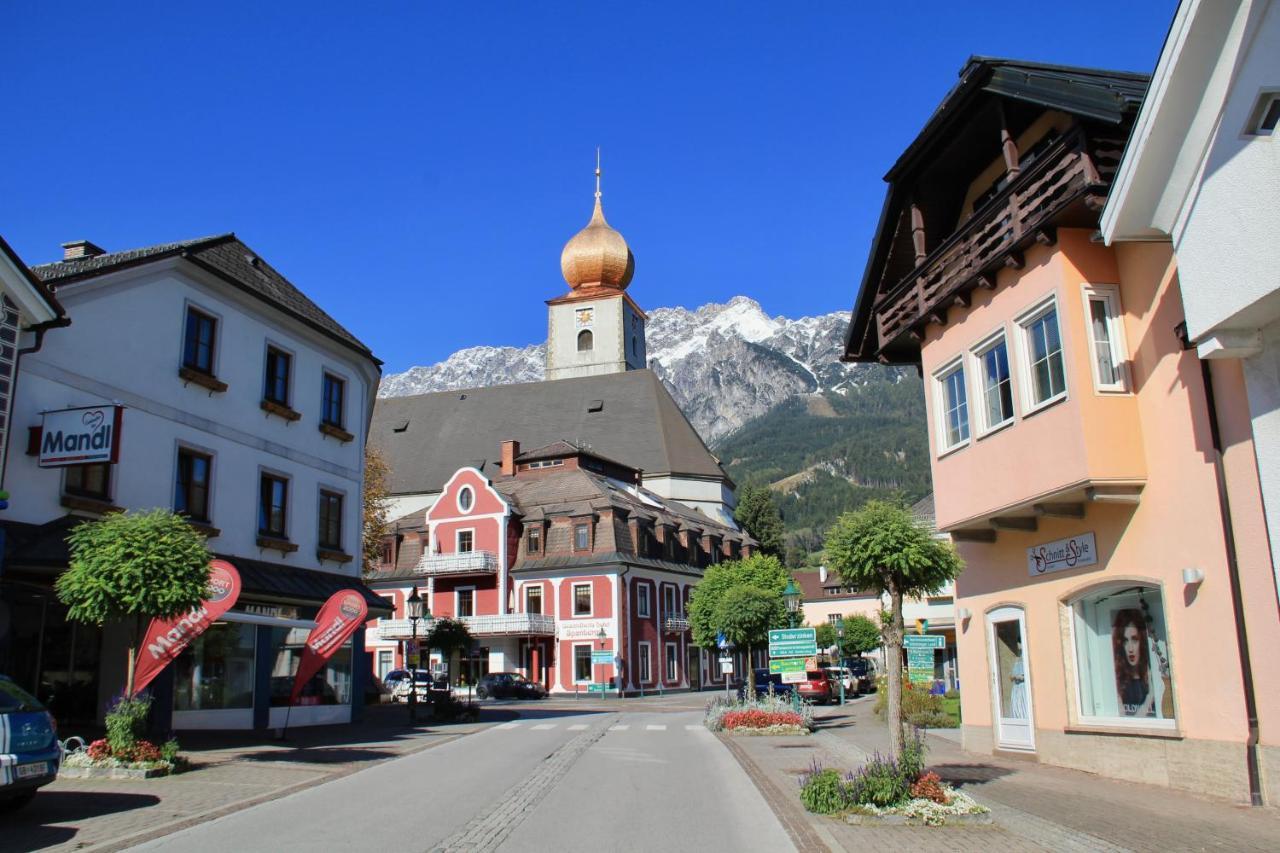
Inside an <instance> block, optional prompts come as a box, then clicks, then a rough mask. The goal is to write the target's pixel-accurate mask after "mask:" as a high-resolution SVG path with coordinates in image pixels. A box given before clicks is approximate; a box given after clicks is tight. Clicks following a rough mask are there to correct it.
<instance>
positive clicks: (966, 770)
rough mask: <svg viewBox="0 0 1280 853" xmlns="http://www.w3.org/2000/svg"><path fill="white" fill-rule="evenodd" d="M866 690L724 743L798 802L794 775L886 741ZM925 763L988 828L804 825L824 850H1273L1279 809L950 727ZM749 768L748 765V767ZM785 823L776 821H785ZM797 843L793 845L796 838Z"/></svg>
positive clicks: (851, 761)
mask: <svg viewBox="0 0 1280 853" xmlns="http://www.w3.org/2000/svg"><path fill="white" fill-rule="evenodd" d="M872 701H873V700H872V698H871V697H866V698H864V699H861V700H858V701H856V702H854V703H852V704H850V705H847V706H845V707H844V708H839V707H829V708H819V709H817V714H816V716H817V717H818V723H819V728H818V731H817V732H816V733H815V734H814V735H812V736H811V737H808V738H751V737H737V738H733V739H732V743H733V744H734V745H735V746H736V747H738V748H739V749H738V751H740V752H742V753H744V754H745V755H746V757H747V758H748V759H749V760H750V761H751V762H752V763H754V764H755V765H756V767H757V769H758V771H759V772H760V773H762V774H764V775H765V776H767V777H768V778H769V780H770V781H771V783H772V784H773V785H774V786H776V787H777V788H778V789H780V790H781V791H783V792H785V793H786V794H787V795H788V796H787V799H788V801H789V803H790V804H791V805H792V807H793V808H795V809H797V810H800V812H801V813H804V812H803V807H801V806H800V804H799V797H798V788H797V779H798V776H799V774H800V773H801V772H803V771H804V769H805V768H806V767H807V766H808V765H809V763H810V762H811V761H812V760H814V759H816V760H818V761H819V762H820V763H822V764H823V765H824V766H828V767H836V768H839V769H841V770H850V769H853V768H855V767H857V766H858V765H859V764H860V763H861V762H862V761H864V760H865V759H866V757H867V756H868V755H869V754H870V753H873V752H876V751H880V752H884V751H886V750H887V747H888V729H887V727H886V726H885V725H884V724H883V723H882V722H881V721H880V720H879V719H878V718H877V717H876V716H875V715H874V713H873V712H872ZM927 743H928V746H929V755H928V763H929V765H930V767H931V768H933V769H935V770H937V771H938V773H939V774H940V775H941V776H942V777H943V778H944V779H945V780H946V781H948V782H949V783H951V784H952V785H954V786H956V787H958V788H961V789H963V790H964V791H965V792H966V793H968V794H969V795H971V796H972V797H974V799H976V800H978V801H979V802H981V803H982V804H983V805H985V806H987V807H988V808H990V809H991V812H992V817H993V819H994V825H993V826H991V827H875V828H871V827H853V826H849V825H848V824H844V823H843V822H840V821H836V820H833V819H831V818H824V817H821V816H817V815H807V817H808V819H809V825H810V827H812V828H813V829H814V830H815V832H817V833H818V834H819V835H821V836H822V837H823V841H824V842H825V844H826V846H827V847H828V848H829V849H832V850H840V849H854V848H857V847H862V846H864V845H868V844H873V845H875V846H877V847H884V848H887V849H905V848H908V847H910V848H911V849H913V850H916V849H919V850H934V849H937V850H989V851H998V850H1042V849H1043V850H1054V851H1108V853H1119V851H1161V853H1164V851H1174V850H1179V851H1180V850H1233V851H1235V850H1240V851H1253V850H1257V851H1262V850H1268V851H1270V850H1276V849H1280V841H1278V839H1280V811H1277V810H1276V809H1272V808H1264V809H1251V808H1249V807H1247V806H1244V805H1235V804H1232V803H1227V802H1220V801H1213V800H1208V799H1203V798H1200V797H1196V796H1193V795H1190V794H1186V793H1182V792H1179V791H1172V790H1170V789H1167V788H1160V787H1155V786H1151V785H1142V784H1137V783H1128V782H1116V781H1113V780H1109V779H1105V778H1101V777H1098V776H1095V775H1093V774H1089V773H1082V772H1079V771H1075V770H1067V769H1064V768H1059V767H1051V766H1048V765H1043V764H1038V763H1035V762H1033V761H1025V760H1011V759H1006V758H1001V757H995V756H990V755H980V754H976V753H970V752H965V751H964V750H962V749H961V748H960V746H959V744H958V743H957V742H956V739H955V736H954V733H953V732H937V733H932V734H929V735H928V736H927ZM749 772H750V771H749ZM784 822H785V820H784ZM798 846H799V845H798Z"/></svg>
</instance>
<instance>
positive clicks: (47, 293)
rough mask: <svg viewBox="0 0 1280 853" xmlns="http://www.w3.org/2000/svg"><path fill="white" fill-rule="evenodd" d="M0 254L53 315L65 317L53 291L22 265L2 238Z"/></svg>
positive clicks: (64, 312)
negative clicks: (1, 253) (6, 258)
mask: <svg viewBox="0 0 1280 853" xmlns="http://www.w3.org/2000/svg"><path fill="white" fill-rule="evenodd" d="M0 252H3V253H4V254H5V255H6V256H7V257H8V258H9V260H10V262H12V263H13V265H14V266H15V267H17V268H18V272H19V273H21V274H22V277H23V278H25V279H26V280H27V281H28V282H30V283H31V287H32V288H33V289H34V290H35V291H36V293H38V294H40V298H41V299H43V300H44V301H45V304H46V305H48V306H49V308H50V309H51V310H52V311H53V313H54V314H57V315H58V316H59V317H66V316H67V312H66V311H65V310H64V309H63V307H62V304H61V303H59V302H58V300H57V298H55V297H54V295H53V291H52V290H50V289H49V285H47V284H45V283H44V282H43V281H41V280H40V279H39V277H37V276H36V274H35V273H33V272H32V271H31V268H30V267H28V266H27V265H26V264H25V263H23V261H22V258H20V257H18V253H17V252H15V251H14V250H13V248H12V247H10V245H9V244H8V243H7V242H5V239H4V238H3V237H0Z"/></svg>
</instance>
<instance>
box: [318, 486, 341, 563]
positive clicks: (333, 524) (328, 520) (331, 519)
mask: <svg viewBox="0 0 1280 853" xmlns="http://www.w3.org/2000/svg"><path fill="white" fill-rule="evenodd" d="M319 541H320V547H321V548H326V549H328V550H330V551H341V550H342V495H341V494H339V493H338V492H330V491H327V490H326V489H321V490H320V537H319Z"/></svg>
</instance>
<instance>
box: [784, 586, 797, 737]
mask: <svg viewBox="0 0 1280 853" xmlns="http://www.w3.org/2000/svg"><path fill="white" fill-rule="evenodd" d="M782 599H783V600H784V601H786V602H787V627H789V628H795V627H796V618H797V615H798V613H799V610H800V587H798V586H796V581H795V578H787V588H786V589H784V590H783V591H782ZM791 707H793V708H795V710H796V713H799V712H800V692H799V691H798V690H796V686H795V685H794V684H793V685H791Z"/></svg>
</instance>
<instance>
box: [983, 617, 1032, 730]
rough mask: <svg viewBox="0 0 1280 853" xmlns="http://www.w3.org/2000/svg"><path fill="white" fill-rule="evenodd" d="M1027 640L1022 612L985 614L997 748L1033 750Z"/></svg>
mask: <svg viewBox="0 0 1280 853" xmlns="http://www.w3.org/2000/svg"><path fill="white" fill-rule="evenodd" d="M1026 636H1027V624H1026V617H1025V616H1024V615H1023V612H1022V609H1021V608H1019V607H1002V608H1000V609H999V610H993V611H991V613H990V614H988V616H987V639H988V641H989V645H990V652H989V653H990V656H991V693H992V708H993V709H994V710H995V712H996V713H995V717H996V732H995V735H996V745H997V746H998V747H1000V748H1001V749H1019V750H1026V751H1034V750H1035V748H1036V744H1035V721H1034V718H1033V717H1032V713H1031V669H1030V667H1029V666H1028V664H1027V646H1026Z"/></svg>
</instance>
